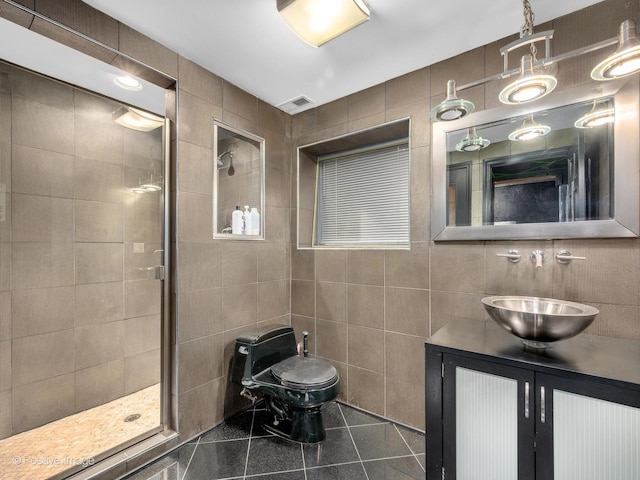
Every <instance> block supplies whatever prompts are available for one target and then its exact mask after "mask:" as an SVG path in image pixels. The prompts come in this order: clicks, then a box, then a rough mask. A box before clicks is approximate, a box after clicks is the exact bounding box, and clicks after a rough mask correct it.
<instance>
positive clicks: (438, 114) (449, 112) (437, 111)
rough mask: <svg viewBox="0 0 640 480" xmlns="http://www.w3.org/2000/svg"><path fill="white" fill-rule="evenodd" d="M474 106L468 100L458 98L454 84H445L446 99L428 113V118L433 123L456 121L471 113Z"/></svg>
mask: <svg viewBox="0 0 640 480" xmlns="http://www.w3.org/2000/svg"><path fill="white" fill-rule="evenodd" d="M474 108H475V105H474V104H473V103H472V102H470V101H469V100H464V99H462V98H458V97H457V95H456V82H455V80H449V81H448V82H447V97H446V98H445V99H444V101H443V102H441V103H439V104H438V105H436V106H435V107H433V108H432V109H431V110H430V111H429V116H430V117H431V120H433V121H436V122H437V121H444V122H449V121H451V120H457V119H459V118H462V117H464V116H465V115H468V114H470V113H471V112H473V109H474Z"/></svg>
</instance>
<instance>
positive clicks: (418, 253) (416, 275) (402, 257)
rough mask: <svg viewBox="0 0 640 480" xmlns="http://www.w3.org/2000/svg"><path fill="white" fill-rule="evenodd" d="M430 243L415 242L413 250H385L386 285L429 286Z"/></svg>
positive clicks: (412, 245) (412, 246)
mask: <svg viewBox="0 0 640 480" xmlns="http://www.w3.org/2000/svg"><path fill="white" fill-rule="evenodd" d="M428 272H429V245H428V244H426V243H413V244H411V250H410V251H406V250H395V251H393V250H389V251H387V252H385V285H387V286H394V287H409V288H429V273H428Z"/></svg>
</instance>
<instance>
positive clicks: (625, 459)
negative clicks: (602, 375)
mask: <svg viewBox="0 0 640 480" xmlns="http://www.w3.org/2000/svg"><path fill="white" fill-rule="evenodd" d="M536 398H537V401H538V408H537V412H536V417H537V427H536V428H537V432H538V446H539V448H538V459H537V470H538V478H544V479H553V480H573V479H580V480H606V479H615V480H638V479H639V478H640V393H639V392H638V391H637V390H629V389H625V388H620V387H615V386H611V385H604V384H600V383H596V382H586V381H578V380H567V379H564V378H560V377H555V376H552V375H543V374H538V375H537V376H536Z"/></svg>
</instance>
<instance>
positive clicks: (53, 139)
mask: <svg viewBox="0 0 640 480" xmlns="http://www.w3.org/2000/svg"><path fill="white" fill-rule="evenodd" d="M73 125H74V122H73V113H70V112H67V111H64V110H60V109H58V108H54V107H50V106H48V105H44V104H42V103H37V102H31V101H27V100H24V99H21V98H15V99H14V100H13V105H12V125H11V138H12V140H13V143H14V144H18V145H24V146H28V147H34V148H41V149H43V150H50V151H52V152H58V153H67V154H73V153H74V146H73V138H74V127H73Z"/></svg>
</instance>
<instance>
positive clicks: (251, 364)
mask: <svg viewBox="0 0 640 480" xmlns="http://www.w3.org/2000/svg"><path fill="white" fill-rule="evenodd" d="M293 355H297V348H296V337H295V334H294V332H293V328H291V327H289V326H286V325H276V326H274V325H271V326H269V327H266V328H264V329H261V330H258V331H255V332H250V333H244V334H243V335H241V336H240V337H238V338H237V339H236V343H235V349H234V353H233V361H232V365H231V381H232V382H234V383H242V379H243V378H248V377H253V376H255V375H257V374H259V373H260V372H263V371H264V370H266V369H268V368H270V367H271V365H274V364H276V363H278V362H281V361H282V360H284V359H285V358H288V357H291V356H293Z"/></svg>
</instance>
